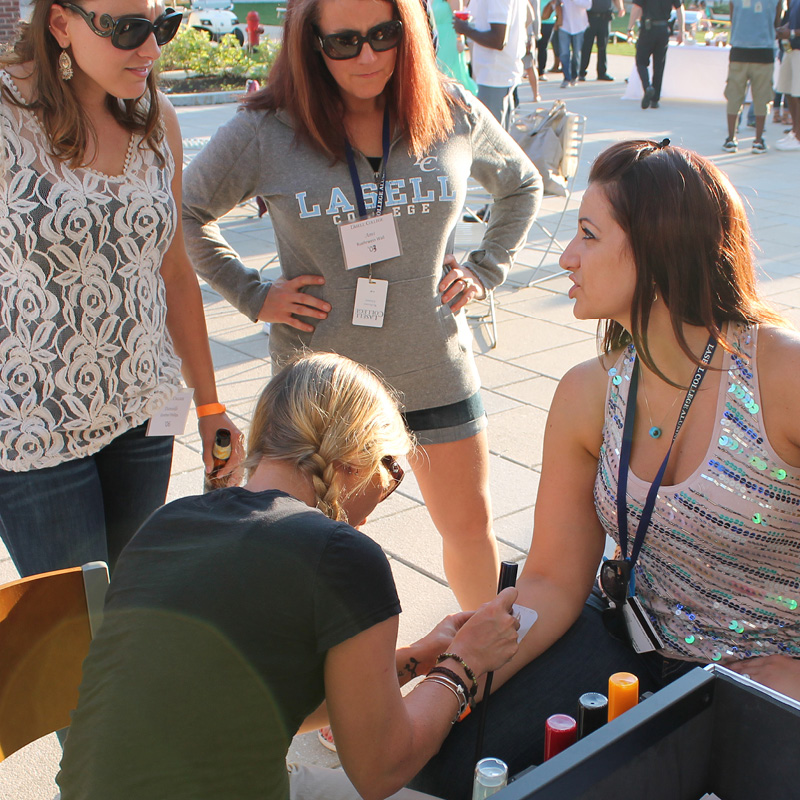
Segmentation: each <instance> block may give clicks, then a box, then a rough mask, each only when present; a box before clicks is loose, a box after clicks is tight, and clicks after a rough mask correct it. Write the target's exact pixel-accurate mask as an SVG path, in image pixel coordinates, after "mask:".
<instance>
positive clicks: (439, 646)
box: [411, 611, 475, 675]
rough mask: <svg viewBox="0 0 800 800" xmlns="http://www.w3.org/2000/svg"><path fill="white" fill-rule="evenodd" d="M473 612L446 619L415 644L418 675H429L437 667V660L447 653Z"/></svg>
mask: <svg viewBox="0 0 800 800" xmlns="http://www.w3.org/2000/svg"><path fill="white" fill-rule="evenodd" d="M473 613H475V612H473V611H459V612H457V613H455V614H450V615H449V616H447V617H445V618H444V619H443V620H442V621H441V622H440V623H439V624H438V625H437V626H436V627H435V628H434V629H433V630H432V631H431V632H430V633H429V634H427V635H426V636H423V637H422V638H421V639H420V640H419V641H417V642H414V644H413V645H411V647H412V648H413V650H414V655H415V657H416V658H417V661H418V662H419V671H418V674H420V675H422V674H425V675H427V674H428V672H430V670H431V669H432V668H433V667H434V666H435V664H436V658H437V657H438V656H439V655H440V654H442V653H445V652H447V650H448V649H449V648H450V643H451V642H452V641H453V639H454V638H455V635H456V634H457V633H458V632H459V631H460V630H461V628H462V627H463V625H464V623H465V622H466V621H467V620H468V619H469V618H470V617H471V616H472V615H473Z"/></svg>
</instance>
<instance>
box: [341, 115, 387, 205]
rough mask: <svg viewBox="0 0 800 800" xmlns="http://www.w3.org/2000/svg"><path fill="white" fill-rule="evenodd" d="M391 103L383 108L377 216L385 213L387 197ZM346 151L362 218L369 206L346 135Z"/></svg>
mask: <svg viewBox="0 0 800 800" xmlns="http://www.w3.org/2000/svg"><path fill="white" fill-rule="evenodd" d="M389 144H390V141H389V104H388V103H387V104H386V107H385V108H384V110H383V160H382V161H381V179H380V183H379V186H378V200H377V202H376V203H375V216H376V217H379V216H380V215H381V214H383V204H384V201H385V199H386V162H387V161H388V160H389ZM344 152H345V155H346V156H347V166H348V167H349V168H350V180H351V181H352V182H353V191H354V192H355V194H356V205H357V206H358V216H359V217H360V218H361V219H364V217H366V216H367V207H366V205H365V204H364V193H363V192H362V190H361V181H360V180H359V177H358V170H357V169H356V159H355V156H354V155H353V148H352V147H351V146H350V142H349V140H348V139H347V137H345V140H344Z"/></svg>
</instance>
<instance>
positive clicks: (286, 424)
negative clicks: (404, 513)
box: [245, 353, 413, 521]
mask: <svg viewBox="0 0 800 800" xmlns="http://www.w3.org/2000/svg"><path fill="white" fill-rule="evenodd" d="M412 446H413V445H412V441H411V437H410V435H409V433H408V431H407V430H406V428H405V425H404V424H403V420H402V417H401V416H400V411H399V405H398V401H397V398H396V397H395V396H394V394H393V393H392V391H391V390H390V389H389V388H388V387H387V386H386V384H384V383H383V381H382V380H381V379H380V378H378V377H377V375H375V374H374V373H373V372H371V371H370V370H369V369H367V368H366V367H364V366H362V365H361V364H357V363H355V362H354V361H351V360H350V359H348V358H345V357H344V356H340V355H336V354H335V353H314V354H310V355H308V354H305V355H300V356H298V357H296V358H295V359H294V360H292V361H291V362H290V363H289V364H287V366H285V367H284V368H283V370H281V372H279V373H278V374H277V375H276V376H275V377H273V379H272V380H271V381H270V382H269V383H268V384H267V387H266V388H265V389H264V391H263V392H262V393H261V396H260V397H259V399H258V402H257V404H256V409H255V412H254V414H253V421H252V424H251V426H250V434H249V437H248V443H247V460H246V462H245V466H246V468H247V471H248V475H252V473H253V472H254V471H255V469H256V468H257V467H258V464H259V463H260V461H261V459H263V458H271V459H276V460H282V461H291V462H294V464H295V467H296V469H297V470H299V471H301V472H303V473H305V474H306V475H307V476H308V478H309V479H310V481H311V483H312V485H313V487H314V494H315V496H316V506H317V508H319V509H320V511H322V512H323V513H324V514H325V515H326V516H328V517H330V518H331V519H334V520H344V521H346V520H347V515H346V513H345V511H344V509H343V508H342V505H341V503H340V500H342V499H343V498H342V491H343V480H342V469H341V467H342V466H347V467H350V468H351V469H352V471H353V472H354V473H356V474H357V475H358V481H357V483H356V486H355V488H354V489H353V491H354V492H358V491H361V490H362V489H363V488H364V487H365V486H366V485H367V484H368V483H369V482H370V481H371V480H372V479H373V478H374V476H375V474H376V473H377V472H379V470H380V462H381V459H382V458H383V457H384V456H386V455H394V456H397V455H403V454H405V453H407V452H408V451H409V450H410V449H411V447H412Z"/></svg>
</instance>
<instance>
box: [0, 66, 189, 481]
mask: <svg viewBox="0 0 800 800" xmlns="http://www.w3.org/2000/svg"><path fill="white" fill-rule="evenodd" d="M0 80H2V82H3V85H4V86H5V87H6V88H7V90H8V91H9V92H11V93H12V94H13V95H14V96H15V97H17V98H20V95H19V92H18V90H17V88H16V86H15V85H14V83H13V81H12V80H11V77H10V76H9V75H8V73H7V72H5V71H3V70H0ZM140 142H141V137H139V136H137V135H134V136H132V137H131V141H130V145H129V147H128V153H127V157H126V159H125V166H124V168H123V172H122V174H121V175H117V176H110V175H104V174H102V173H100V172H97V171H95V170H92V169H87V168H76V169H73V168H71V167H70V166H69V165H68V164H67V163H65V162H63V161H61V160H59V159H58V158H55V157H54V156H53V155H52V154H51V152H50V147H49V143H48V139H47V136H46V134H45V132H44V130H43V129H42V127H41V126H40V124H39V121H38V119H37V117H36V116H35V115H34V114H33V113H32V112H30V111H29V110H28V109H26V108H19V107H18V106H15V105H13V104H12V103H9V102H8V101H7V100H5V99H0V144H1V145H2V149H0V153H1V154H2V159H3V160H2V162H0V469H4V470H11V471H15V472H24V471H27V470H30V469H41V468H44V467H52V466H55V465H57V464H60V463H62V462H64V461H68V460H71V459H77V458H83V457H85V456H88V455H91V454H93V453H95V452H97V451H98V450H100V449H101V448H102V447H104V446H105V445H106V444H108V443H109V442H110V441H111V440H112V439H113V438H114V437H116V436H118V435H119V434H121V433H123V432H124V431H126V430H128V429H129V428H132V427H135V426H136V425H139V424H141V423H142V422H144V421H145V420H147V419H148V418H149V417H151V416H152V415H153V413H154V412H156V411H157V410H158V409H159V408H160V407H161V406H162V405H163V404H164V403H165V402H166V401H167V400H168V399H169V398H170V397H171V396H172V395H173V394H174V393H175V391H176V390H177V389H178V387H179V386H180V361H179V359H178V357H177V356H176V355H175V351H174V349H173V346H172V340H171V338H170V335H169V333H168V331H167V327H166V315H167V308H166V292H165V287H164V282H163V280H162V278H161V273H160V270H161V261H162V258H163V256H164V253H165V252H166V251H167V248H168V247H169V244H170V242H171V241H172V237H173V234H174V232H175V224H176V209H175V203H174V200H173V198H172V192H171V188H170V183H171V180H172V176H173V173H174V169H175V166H174V163H173V161H172V159H171V156H170V154H169V151H168V149H167V152H166V158H167V164H166V166H165V167H160V166H159V165H158V162H157V159H156V156H155V154H154V153H153V151H152V150H151V149H150V148H149V147H139V144H140Z"/></svg>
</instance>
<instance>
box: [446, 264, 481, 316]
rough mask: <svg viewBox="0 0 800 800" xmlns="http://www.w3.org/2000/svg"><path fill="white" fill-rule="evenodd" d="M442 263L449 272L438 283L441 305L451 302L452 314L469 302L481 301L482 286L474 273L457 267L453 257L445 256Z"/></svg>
mask: <svg viewBox="0 0 800 800" xmlns="http://www.w3.org/2000/svg"><path fill="white" fill-rule="evenodd" d="M444 263H445V265H447V266H449V267H450V270H449V271H448V272H447V273H446V274H445V276H444V277H443V278H442V280H441V281H440V282H439V291H440V292H441V293H442V304H443V305H444V304H446V303H450V301H451V300H452V301H453V302H452V303H450V310H451V311H452V312H453V313H454V314H456V313H458V312H459V311H460V310H461V309H462V308H464V306H465V305H466V304H467V303H469V301H470V300H482V299H483V298H484V297H485V296H486V291H485V290H484V288H483V284H482V283H481V282H480V281H479V280H478V278H477V276H476V275H475V273H474V272H472V270H469V269H467V268H466V267H462V266H459V263H458V261H457V260H456V257H455V256H453V255H446V256H445V257H444Z"/></svg>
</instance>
